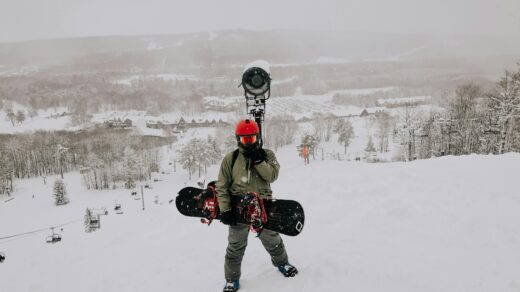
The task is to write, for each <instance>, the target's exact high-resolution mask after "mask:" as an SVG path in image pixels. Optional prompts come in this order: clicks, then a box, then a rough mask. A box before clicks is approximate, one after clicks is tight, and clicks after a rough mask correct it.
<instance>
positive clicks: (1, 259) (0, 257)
mask: <svg viewBox="0 0 520 292" xmlns="http://www.w3.org/2000/svg"><path fill="white" fill-rule="evenodd" d="M4 261H5V253H3V252H0V263H3V262H4Z"/></svg>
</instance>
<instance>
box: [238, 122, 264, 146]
mask: <svg viewBox="0 0 520 292" xmlns="http://www.w3.org/2000/svg"><path fill="white" fill-rule="evenodd" d="M259 133H260V128H259V127H258V124H257V123H256V122H255V121H252V120H242V121H240V122H239V123H238V124H237V127H236V130H235V135H236V137H237V141H238V142H239V143H241V144H242V145H251V144H255V143H257V141H258V134H259Z"/></svg>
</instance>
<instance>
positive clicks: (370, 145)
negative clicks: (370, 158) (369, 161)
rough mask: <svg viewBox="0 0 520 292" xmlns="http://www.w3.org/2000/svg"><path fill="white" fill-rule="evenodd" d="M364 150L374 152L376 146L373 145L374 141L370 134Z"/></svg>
mask: <svg viewBox="0 0 520 292" xmlns="http://www.w3.org/2000/svg"><path fill="white" fill-rule="evenodd" d="M365 151H366V152H368V153H372V152H376V148H375V147H374V141H372V136H370V137H368V143H367V147H366V148H365Z"/></svg>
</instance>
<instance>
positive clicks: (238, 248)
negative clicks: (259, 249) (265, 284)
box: [224, 224, 288, 281]
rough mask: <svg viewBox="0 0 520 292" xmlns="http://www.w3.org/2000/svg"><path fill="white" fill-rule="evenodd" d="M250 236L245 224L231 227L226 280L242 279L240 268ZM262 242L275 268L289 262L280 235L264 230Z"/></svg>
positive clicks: (261, 236) (226, 262) (225, 264)
mask: <svg viewBox="0 0 520 292" xmlns="http://www.w3.org/2000/svg"><path fill="white" fill-rule="evenodd" d="M248 235H249V226H247V225H245V224H237V225H235V226H229V236H228V247H227V249H226V260H225V263H224V273H225V277H226V280H231V281H234V280H238V279H240V275H241V273H240V267H241V265H242V258H243V257H244V252H245V251H246V246H247V236H248ZM259 238H260V241H262V245H263V246H264V247H265V250H267V252H268V253H269V255H271V262H272V263H273V265H274V266H279V265H283V264H286V263H287V262H288V258H287V252H286V251H285V246H284V244H283V241H282V238H281V237H280V234H278V233H277V232H274V231H271V230H267V229H264V230H263V231H262V232H261V233H260V236H259Z"/></svg>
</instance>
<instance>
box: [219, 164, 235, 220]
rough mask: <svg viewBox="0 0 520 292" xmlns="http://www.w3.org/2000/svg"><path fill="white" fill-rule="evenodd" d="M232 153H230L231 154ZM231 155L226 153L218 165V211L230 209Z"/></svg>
mask: <svg viewBox="0 0 520 292" xmlns="http://www.w3.org/2000/svg"><path fill="white" fill-rule="evenodd" d="M231 155H232V154H231ZM231 160H232V156H230V155H226V157H224V159H223V160H222V164H221V165H220V171H219V173H218V181H217V187H216V190H217V199H218V205H219V208H220V212H221V213H223V212H226V211H229V210H231V197H230V191H231V190H230V189H229V187H230V186H231V182H232V181H233V174H232V169H231Z"/></svg>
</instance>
